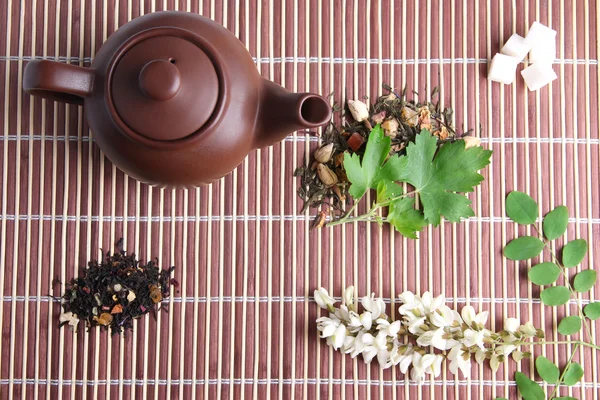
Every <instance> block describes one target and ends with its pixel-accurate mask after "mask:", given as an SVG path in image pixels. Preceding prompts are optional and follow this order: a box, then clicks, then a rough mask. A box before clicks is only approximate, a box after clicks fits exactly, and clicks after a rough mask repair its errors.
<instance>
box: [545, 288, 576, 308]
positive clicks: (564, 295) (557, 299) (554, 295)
mask: <svg viewBox="0 0 600 400" xmlns="http://www.w3.org/2000/svg"><path fill="white" fill-rule="evenodd" d="M570 298H571V291H570V290H569V289H567V288H566V287H564V286H552V287H549V288H547V289H544V290H543V291H542V293H541V294H540V299H542V303H544V304H545V305H547V306H550V307H555V306H562V305H564V304H567V303H568V302H569V299H570Z"/></svg>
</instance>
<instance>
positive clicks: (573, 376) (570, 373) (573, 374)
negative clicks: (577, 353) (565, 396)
mask: <svg viewBox="0 0 600 400" xmlns="http://www.w3.org/2000/svg"><path fill="white" fill-rule="evenodd" d="M581 378H583V368H582V367H581V365H579V364H578V363H576V362H572V363H570V364H569V365H567V367H566V369H565V372H564V376H563V383H564V384H565V385H567V386H573V385H575V384H576V383H577V382H579V381H580V380H581Z"/></svg>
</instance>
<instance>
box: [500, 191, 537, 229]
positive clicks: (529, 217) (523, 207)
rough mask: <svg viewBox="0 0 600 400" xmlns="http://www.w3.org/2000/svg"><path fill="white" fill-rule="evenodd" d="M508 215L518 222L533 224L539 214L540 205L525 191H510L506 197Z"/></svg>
mask: <svg viewBox="0 0 600 400" xmlns="http://www.w3.org/2000/svg"><path fill="white" fill-rule="evenodd" d="M506 215H508V217H509V218H510V219H512V220H513V221H515V222H516V223H517V224H521V225H530V224H533V223H534V222H535V220H536V218H537V216H538V205H537V203H536V202H535V200H533V199H532V198H531V197H530V196H529V195H527V194H525V193H523V192H516V191H515V192H510V193H509V194H508V197H506Z"/></svg>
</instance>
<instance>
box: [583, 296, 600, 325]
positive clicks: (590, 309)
mask: <svg viewBox="0 0 600 400" xmlns="http://www.w3.org/2000/svg"><path fill="white" fill-rule="evenodd" d="M583 313H584V314H585V316H586V317H588V318H589V319H591V320H593V321H595V320H597V319H598V318H600V301H597V302H595V303H590V304H588V305H587V306H585V308H584V309H583Z"/></svg>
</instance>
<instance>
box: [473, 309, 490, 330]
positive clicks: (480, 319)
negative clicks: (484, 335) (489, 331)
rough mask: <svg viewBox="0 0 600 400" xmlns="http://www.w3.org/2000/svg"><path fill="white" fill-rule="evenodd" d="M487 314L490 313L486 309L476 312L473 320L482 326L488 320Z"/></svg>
mask: <svg viewBox="0 0 600 400" xmlns="http://www.w3.org/2000/svg"><path fill="white" fill-rule="evenodd" d="M489 315H490V313H489V312H488V311H483V312H480V313H479V314H477V317H475V321H476V322H477V323H478V324H479V325H481V326H484V325H485V324H486V322H487V320H488V316H489Z"/></svg>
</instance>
